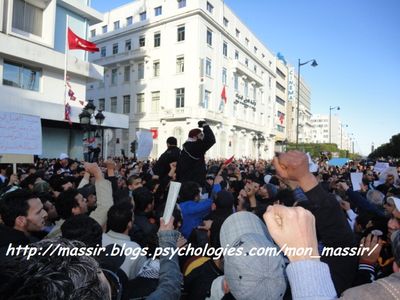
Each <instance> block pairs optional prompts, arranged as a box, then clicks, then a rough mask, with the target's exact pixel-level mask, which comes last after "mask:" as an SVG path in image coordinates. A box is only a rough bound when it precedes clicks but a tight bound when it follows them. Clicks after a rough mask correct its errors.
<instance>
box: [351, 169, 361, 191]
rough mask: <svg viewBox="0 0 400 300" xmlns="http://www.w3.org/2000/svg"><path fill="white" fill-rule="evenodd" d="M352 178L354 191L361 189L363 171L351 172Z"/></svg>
mask: <svg viewBox="0 0 400 300" xmlns="http://www.w3.org/2000/svg"><path fill="white" fill-rule="evenodd" d="M350 178H351V184H352V185H353V191H359V190H361V187H360V184H361V183H362V178H363V173H350Z"/></svg>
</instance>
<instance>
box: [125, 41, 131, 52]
mask: <svg viewBox="0 0 400 300" xmlns="http://www.w3.org/2000/svg"><path fill="white" fill-rule="evenodd" d="M131 49H132V42H131V40H126V41H125V51H130V50H131Z"/></svg>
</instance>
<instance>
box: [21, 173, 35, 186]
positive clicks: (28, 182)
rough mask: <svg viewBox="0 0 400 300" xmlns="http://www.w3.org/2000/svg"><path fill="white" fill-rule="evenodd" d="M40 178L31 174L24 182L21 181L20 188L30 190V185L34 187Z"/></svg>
mask: <svg viewBox="0 0 400 300" xmlns="http://www.w3.org/2000/svg"><path fill="white" fill-rule="evenodd" d="M36 179H38V176H37V175H36V174H30V175H28V177H26V178H25V179H24V180H22V181H21V184H20V187H21V188H23V189H27V188H29V185H34V184H35V181H36Z"/></svg>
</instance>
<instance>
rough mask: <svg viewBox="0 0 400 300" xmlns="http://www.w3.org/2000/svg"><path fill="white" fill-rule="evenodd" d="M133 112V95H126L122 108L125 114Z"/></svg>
mask: <svg viewBox="0 0 400 300" xmlns="http://www.w3.org/2000/svg"><path fill="white" fill-rule="evenodd" d="M130 112H131V96H130V95H126V96H124V106H123V108H122V113H123V114H129V113H130Z"/></svg>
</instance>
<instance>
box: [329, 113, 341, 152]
mask: <svg viewBox="0 0 400 300" xmlns="http://www.w3.org/2000/svg"><path fill="white" fill-rule="evenodd" d="M332 109H337V110H340V107H339V106H329V144H330V143H331V119H332Z"/></svg>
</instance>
